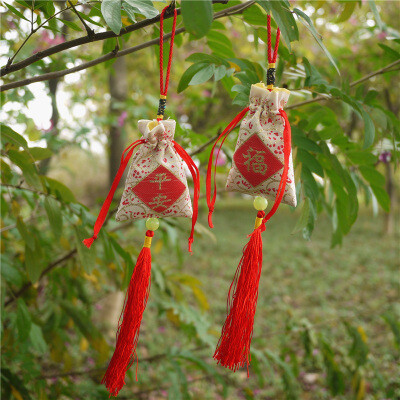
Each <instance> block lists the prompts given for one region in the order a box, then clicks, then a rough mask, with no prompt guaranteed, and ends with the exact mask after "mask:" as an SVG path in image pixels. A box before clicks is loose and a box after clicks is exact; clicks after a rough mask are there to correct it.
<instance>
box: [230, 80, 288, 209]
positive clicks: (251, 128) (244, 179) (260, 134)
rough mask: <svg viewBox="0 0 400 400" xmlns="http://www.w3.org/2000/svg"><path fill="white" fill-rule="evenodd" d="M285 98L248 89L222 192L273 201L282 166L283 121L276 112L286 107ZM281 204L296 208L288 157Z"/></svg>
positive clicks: (274, 92)
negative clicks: (247, 103)
mask: <svg viewBox="0 0 400 400" xmlns="http://www.w3.org/2000/svg"><path fill="white" fill-rule="evenodd" d="M289 95H290V92H289V91H288V90H286V89H281V88H273V89H272V90H270V89H267V88H266V86H265V85H264V84H263V83H257V84H255V85H252V86H251V90H250V99H249V101H250V106H249V112H248V115H247V116H246V117H245V118H244V119H243V121H242V123H241V125H240V130H239V137H238V141H237V144H236V148H235V153H234V155H233V162H232V167H231V170H230V172H229V175H228V180H227V182H226V190H228V191H231V192H241V193H246V194H250V195H253V196H262V197H266V198H270V199H275V198H276V196H277V193H278V188H279V183H280V181H281V178H282V173H283V166H284V163H285V160H284V151H283V150H284V137H283V131H284V129H285V120H284V117H282V115H281V113H280V110H283V109H284V107H285V106H286V103H287V100H288V98H289ZM281 202H282V203H285V204H288V205H290V206H293V207H295V206H296V188H295V185H294V176H293V161H292V157H291V156H290V157H289V170H288V177H287V179H286V187H285V192H284V194H283V197H282V200H281Z"/></svg>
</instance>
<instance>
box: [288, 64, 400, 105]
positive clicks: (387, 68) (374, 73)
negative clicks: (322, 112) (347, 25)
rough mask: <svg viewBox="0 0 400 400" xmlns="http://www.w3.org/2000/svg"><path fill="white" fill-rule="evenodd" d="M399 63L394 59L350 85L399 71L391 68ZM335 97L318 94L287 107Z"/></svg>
mask: <svg viewBox="0 0 400 400" xmlns="http://www.w3.org/2000/svg"><path fill="white" fill-rule="evenodd" d="M398 64H400V60H397V61H394V62H392V63H390V64H388V65H386V67H383V68H380V69H378V70H376V71H374V72H371V73H370V74H368V75H365V76H363V77H362V78H360V79H358V80H356V81H354V82H351V83H350V85H349V86H350V87H354V86H357V85H359V84H360V83H363V82H365V81H367V80H369V79H371V78H373V77H374V76H377V75H381V74H384V73H386V72H392V71H398V70H399V69H394V70H391V68H393V67H395V66H396V65H398ZM334 99H335V97H332V96H330V95H325V96H317V97H315V98H314V99H309V100H305V101H301V102H299V103H294V104H292V105H290V106H288V107H286V109H287V110H291V109H293V108H298V107H301V106H305V105H307V104H311V103H316V102H318V101H326V100H334Z"/></svg>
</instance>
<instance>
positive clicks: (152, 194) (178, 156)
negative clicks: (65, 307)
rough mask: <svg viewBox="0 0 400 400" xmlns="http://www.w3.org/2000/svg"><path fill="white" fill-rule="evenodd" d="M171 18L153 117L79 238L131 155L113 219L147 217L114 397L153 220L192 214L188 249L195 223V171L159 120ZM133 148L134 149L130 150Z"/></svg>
mask: <svg viewBox="0 0 400 400" xmlns="http://www.w3.org/2000/svg"><path fill="white" fill-rule="evenodd" d="M172 10H173V15H174V16H173V26H172V32H171V43H170V49H169V60H168V66H167V73H166V78H165V87H164V80H163V41H164V40H165V37H164V35H163V21H164V17H165V13H166V12H167V11H168V12H169V11H172ZM176 17H177V11H176V9H175V7H174V6H172V7H171V6H167V7H165V8H164V9H163V11H162V12H161V15H160V101H159V108H158V112H157V118H156V119H154V120H140V121H139V124H138V127H139V132H140V133H141V134H142V137H141V139H139V140H137V141H135V142H134V143H132V144H131V145H130V146H128V147H127V148H126V149H125V151H124V152H123V154H122V157H121V164H120V167H119V170H118V172H117V174H116V176H115V179H114V182H113V184H112V187H111V189H110V192H109V193H108V196H107V198H106V200H105V202H104V204H103V206H102V208H101V211H100V213H99V216H98V218H97V220H96V223H95V225H94V233H93V236H92V237H91V238H89V239H85V240H84V241H83V243H84V244H85V245H86V246H87V247H89V248H90V246H91V245H92V243H93V241H94V240H95V239H96V238H97V235H98V234H99V232H100V229H101V227H102V225H103V223H104V221H105V219H106V216H107V213H108V210H109V207H110V204H111V201H112V199H113V196H114V193H115V191H116V189H117V187H118V184H119V181H120V179H121V177H122V175H123V173H124V171H125V169H126V167H127V165H128V163H129V161H130V159H131V158H132V163H131V166H130V169H129V172H128V175H127V179H126V183H125V189H124V192H123V195H122V199H121V202H120V205H119V208H118V211H117V215H116V219H117V221H126V220H134V219H142V218H148V220H147V221H146V228H147V232H146V236H145V240H144V245H143V248H142V250H141V252H140V254H139V256H138V259H137V262H136V265H135V269H134V270H133V274H132V277H131V280H130V283H129V287H128V291H127V293H126V296H125V301H124V306H123V309H122V313H121V316H120V319H119V323H118V330H117V341H116V348H115V351H114V354H113V356H112V358H111V361H110V363H109V365H108V368H107V371H106V373H105V375H104V377H103V380H102V383H104V384H105V385H106V387H107V389H108V391H109V392H110V395H112V396H116V395H117V394H118V392H119V391H120V390H121V388H122V387H123V386H124V384H125V374H126V371H127V370H128V369H129V368H130V366H131V365H132V363H134V362H135V360H136V362H138V357H137V354H136V346H137V342H138V338H139V330H140V324H141V321H142V316H143V312H144V310H145V308H146V304H147V299H148V297H149V292H150V283H151V252H150V246H151V241H152V238H153V236H154V231H155V230H157V229H158V226H159V222H158V219H157V218H160V217H186V218H192V229H191V233H190V237H189V251H191V246H192V242H193V234H194V227H195V224H196V221H197V214H198V199H199V188H200V181H199V179H200V178H199V170H198V168H197V166H196V164H195V163H194V162H193V160H192V159H191V157H190V156H189V155H188V154H187V152H186V151H185V150H184V149H183V148H182V147H181V146H180V145H179V144H178V143H176V142H175V141H174V133H175V125H176V123H175V121H174V120H171V119H168V120H163V118H164V111H165V107H166V98H167V91H168V83H169V77H170V70H171V61H172V54H173V45H174V37H175V30H176ZM166 37H168V35H166ZM135 149H137V151H136V153H135V154H133V153H134V151H135ZM132 156H133V157H132ZM184 163H186V165H187V167H188V169H189V171H190V172H191V175H192V177H193V183H194V197H193V209H192V204H191V200H190V194H189V189H188V185H187V181H186V175H185V167H184ZM136 373H137V369H136Z"/></svg>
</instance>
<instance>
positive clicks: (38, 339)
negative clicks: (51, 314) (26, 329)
mask: <svg viewBox="0 0 400 400" xmlns="http://www.w3.org/2000/svg"><path fill="white" fill-rule="evenodd" d="M29 338H30V340H31V343H32V346H33V348H35V349H36V350H37V351H38V352H39V353H40V354H46V353H47V352H48V347H47V343H46V341H45V340H44V337H43V332H42V328H41V327H40V326H39V325H36V324H34V323H32V326H31V331H30V333H29Z"/></svg>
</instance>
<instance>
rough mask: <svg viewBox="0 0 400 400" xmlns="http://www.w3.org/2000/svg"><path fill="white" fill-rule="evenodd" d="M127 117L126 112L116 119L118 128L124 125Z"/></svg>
mask: <svg viewBox="0 0 400 400" xmlns="http://www.w3.org/2000/svg"><path fill="white" fill-rule="evenodd" d="M127 117H128V113H127V112H126V111H122V113H121V114H120V116H119V117H118V126H119V127H123V126H124V124H125V120H126V118H127Z"/></svg>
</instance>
